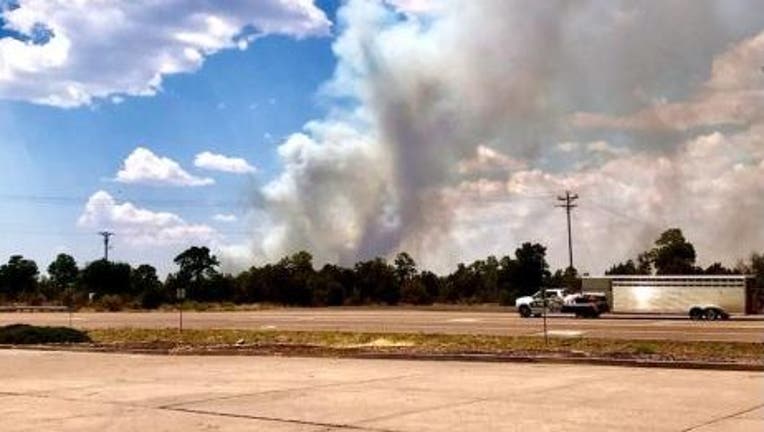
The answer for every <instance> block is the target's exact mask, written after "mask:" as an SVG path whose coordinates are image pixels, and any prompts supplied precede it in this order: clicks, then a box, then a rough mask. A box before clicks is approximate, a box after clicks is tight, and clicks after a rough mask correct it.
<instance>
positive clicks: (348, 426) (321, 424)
mask: <svg viewBox="0 0 764 432" xmlns="http://www.w3.org/2000/svg"><path fill="white" fill-rule="evenodd" d="M160 409H164V410H166V411H174V412H182V413H188V414H201V415H210V416H216V417H227V418H238V419H248V420H258V421H269V422H277V423H288V424H298V425H303V426H316V427H323V428H327V429H328V430H331V429H346V430H358V431H368V432H396V431H394V430H392V429H379V428H373V427H365V426H357V425H352V424H345V423H328V422H318V421H310V420H299V419H287V418H279V417H268V416H259V415H251V414H235V413H223V412H217V411H207V410H197V409H189V408H160Z"/></svg>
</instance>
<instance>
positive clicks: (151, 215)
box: [0, 0, 764, 273]
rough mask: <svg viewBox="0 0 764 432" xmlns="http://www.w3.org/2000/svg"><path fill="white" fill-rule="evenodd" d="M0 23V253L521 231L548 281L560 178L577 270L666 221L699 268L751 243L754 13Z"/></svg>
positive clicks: (466, 248) (648, 9) (233, 259)
mask: <svg viewBox="0 0 764 432" xmlns="http://www.w3.org/2000/svg"><path fill="white" fill-rule="evenodd" d="M9 5H13V7H9ZM16 6H18V7H16ZM0 10H1V11H2V12H0V27H1V28H0V150H1V151H0V172H1V173H2V175H1V176H0V259H3V257H7V256H9V255H11V254H13V253H21V254H23V255H26V256H28V257H32V258H34V259H36V260H37V261H38V262H39V263H40V264H41V267H45V266H47V263H48V262H49V261H50V260H51V259H52V258H53V257H54V256H55V254H56V253H58V252H61V251H65V252H68V253H71V254H72V255H74V256H75V257H76V258H77V259H78V261H79V262H81V263H84V262H88V261H91V260H94V259H97V258H99V257H100V256H101V244H100V240H99V237H98V236H97V235H96V232H97V231H99V230H102V229H108V230H112V231H114V232H116V236H115V239H114V249H113V251H112V253H111V256H112V257H114V258H115V259H119V260H125V261H128V262H130V263H132V264H139V263H143V262H148V263H151V264H153V265H155V266H157V267H158V268H159V269H160V271H161V272H162V273H166V272H168V271H172V270H173V265H172V264H171V260H172V258H173V257H174V256H175V255H176V254H177V253H179V252H180V251H182V250H183V249H184V248H185V247H188V246H190V245H195V244H204V245H208V246H210V247H211V248H212V249H213V250H214V251H215V253H216V254H218V255H219V256H220V257H221V259H222V261H223V264H224V267H225V269H226V270H238V269H242V268H246V267H248V266H249V265H252V264H259V263H263V262H268V261H274V260H278V259H279V258H280V257H282V256H283V255H285V254H289V253H293V252H296V251H298V250H301V249H304V250H308V251H310V252H311V253H313V254H314V256H315V258H316V263H317V264H321V263H324V262H339V263H342V264H352V263H353V262H355V261H356V260H359V259H366V258H370V257H373V256H384V257H390V256H392V255H394V254H395V253H397V252H398V251H401V250H406V251H408V252H410V253H411V254H412V255H413V256H414V257H415V259H416V260H417V261H418V262H420V263H421V264H422V265H423V266H425V267H428V268H432V269H434V270H436V271H448V270H450V269H452V268H453V267H454V266H455V265H456V264H457V263H459V262H463V261H470V260H474V259H478V258H484V257H485V256H487V255H489V254H494V255H506V254H511V253H512V251H513V250H514V248H515V247H517V246H518V245H519V244H520V243H521V242H524V241H537V242H541V243H543V244H545V245H547V246H548V248H549V249H548V255H549V260H550V262H551V263H552V266H553V267H561V266H563V265H565V263H566V262H567V255H566V253H567V247H566V244H567V239H566V231H565V225H564V223H563V222H564V215H563V214H562V213H561V212H555V211H550V209H553V208H554V207H552V206H553V205H554V204H555V203H556V196H557V195H559V194H561V193H563V192H564V191H565V190H567V189H570V190H573V191H574V192H575V193H578V194H579V195H580V196H581V199H580V201H579V204H580V205H579V207H578V208H577V209H576V211H575V213H574V220H573V228H574V237H575V239H576V241H575V242H574V248H575V249H576V257H577V258H576V265H577V267H579V270H581V271H583V272H587V271H588V272H592V273H597V272H601V271H603V270H604V269H606V268H607V267H608V266H609V265H611V264H613V263H614V262H616V261H621V260H625V259H627V258H632V257H634V256H635V255H636V254H637V253H638V252H640V251H642V250H644V249H645V248H647V247H649V246H650V243H651V242H652V240H653V239H655V238H656V237H657V235H658V234H659V233H660V232H661V231H662V230H664V229H666V228H669V227H674V226H678V227H680V228H683V229H684V230H685V234H686V235H687V237H688V238H689V239H690V240H691V241H693V242H694V243H695V244H696V247H697V249H698V250H699V261H700V263H701V264H710V263H711V262H713V261H722V262H723V263H725V264H727V265H733V264H734V263H735V262H736V261H737V260H738V259H740V258H744V257H745V256H746V255H747V254H749V253H750V252H752V251H759V252H761V251H762V249H764V230H762V229H761V227H760V221H761V219H762V218H764V200H761V199H757V197H760V196H762V195H764V96H762V95H764V73H761V69H760V68H761V59H762V58H764V9H762V8H761V7H760V5H758V4H757V2H756V1H755V0H730V1H726V2H724V3H720V2H714V1H691V0H686V1H685V0H680V1H676V2H666V3H665V4H664V3H658V2H642V3H640V2H633V3H616V2H600V1H595V0H592V1H584V2H580V3H579V4H577V5H576V6H575V7H568V6H566V2H564V1H559V2H558V1H549V2H543V3H539V4H534V5H532V6H528V4H527V3H526V2H522V1H517V2H515V1H510V0H507V1H501V2H490V1H486V2H462V1H461V0H347V1H341V0H321V1H310V0H259V1H249V0H231V1H230V2H220V3H216V2H209V4H208V3H206V2H190V1H185V0H168V1H166V2H146V3H144V2H134V1H122V0H114V1H113V2H110V3H105V4H102V5H101V6H100V7H99V8H92V7H91V6H89V5H88V4H87V3H86V2H78V3H72V2H67V1H63V0H61V1H59V0H49V1H34V2H32V1H25V0H19V1H12V2H9V1H0ZM733 207H734V208H736V209H737V211H735V212H729V211H727V209H729V208H733ZM614 238H617V239H618V241H615V242H614V241H613V239H614Z"/></svg>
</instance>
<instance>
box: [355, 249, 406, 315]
mask: <svg viewBox="0 0 764 432" xmlns="http://www.w3.org/2000/svg"><path fill="white" fill-rule="evenodd" d="M355 274H356V281H355V286H354V293H353V300H354V301H356V302H360V303H378V302H382V303H387V304H390V305H394V304H397V303H398V301H400V298H401V290H400V285H399V284H398V281H397V279H396V276H395V269H394V268H393V267H392V266H391V265H389V264H387V262H386V261H385V260H384V259H383V258H379V257H378V258H375V259H373V260H369V261H361V262H358V263H356V265H355Z"/></svg>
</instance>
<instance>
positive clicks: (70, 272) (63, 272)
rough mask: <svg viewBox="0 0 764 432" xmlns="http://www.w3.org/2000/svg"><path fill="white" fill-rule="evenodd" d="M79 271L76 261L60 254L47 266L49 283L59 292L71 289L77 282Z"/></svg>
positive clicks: (69, 256)
mask: <svg viewBox="0 0 764 432" xmlns="http://www.w3.org/2000/svg"><path fill="white" fill-rule="evenodd" d="M79 273H80V269H79V268H78V267H77V261H75V260H74V257H72V256H71V255H68V254H65V253H60V254H58V255H57V256H56V259H55V260H53V262H51V263H50V265H48V276H49V277H50V283H51V284H52V285H53V286H54V287H56V288H57V289H58V290H59V291H64V290H65V289H67V288H71V287H72V286H74V284H75V283H76V282H77V277H78V276H79Z"/></svg>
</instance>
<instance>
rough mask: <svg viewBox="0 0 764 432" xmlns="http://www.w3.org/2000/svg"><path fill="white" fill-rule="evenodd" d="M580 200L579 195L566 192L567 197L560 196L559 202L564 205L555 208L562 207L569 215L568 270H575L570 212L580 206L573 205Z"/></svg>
mask: <svg viewBox="0 0 764 432" xmlns="http://www.w3.org/2000/svg"><path fill="white" fill-rule="evenodd" d="M577 199H578V194H572V195H571V193H570V191H565V196H558V197H557V200H558V201H562V202H564V204H559V205H556V206H555V207H562V208H564V209H565V212H566V213H567V215H568V268H569V269H571V270H572V269H573V239H572V237H571V232H570V211H571V210H572V209H574V208H576V207H578V205H576V204H573V203H574V202H575V201H576V200H577Z"/></svg>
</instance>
